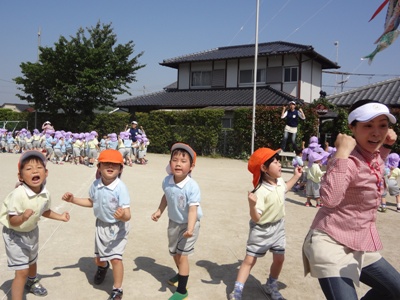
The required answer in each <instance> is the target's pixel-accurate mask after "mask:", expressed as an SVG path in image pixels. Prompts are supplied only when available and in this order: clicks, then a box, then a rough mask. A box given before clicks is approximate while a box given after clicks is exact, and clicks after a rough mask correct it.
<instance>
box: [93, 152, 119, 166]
mask: <svg viewBox="0 0 400 300" xmlns="http://www.w3.org/2000/svg"><path fill="white" fill-rule="evenodd" d="M97 161H98V162H109V163H114V164H121V165H123V164H124V158H123V157H122V154H121V153H119V151H118V150H114V149H107V150H103V151H101V152H100V155H99V158H98V159H97Z"/></svg>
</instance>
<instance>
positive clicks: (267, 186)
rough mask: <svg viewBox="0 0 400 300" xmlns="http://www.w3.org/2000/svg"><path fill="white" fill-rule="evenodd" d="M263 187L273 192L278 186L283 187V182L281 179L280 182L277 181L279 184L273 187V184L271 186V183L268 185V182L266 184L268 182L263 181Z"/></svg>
mask: <svg viewBox="0 0 400 300" xmlns="http://www.w3.org/2000/svg"><path fill="white" fill-rule="evenodd" d="M262 185H263V186H264V187H265V188H266V189H267V190H270V191H273V190H275V188H276V187H277V186H281V185H282V181H281V180H279V178H278V180H277V182H276V185H272V184H270V183H268V182H266V181H263V182H262Z"/></svg>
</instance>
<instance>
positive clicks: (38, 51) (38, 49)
mask: <svg viewBox="0 0 400 300" xmlns="http://www.w3.org/2000/svg"><path fill="white" fill-rule="evenodd" d="M40 36H41V28H40V26H39V31H38V48H37V61H36V62H37V63H39V55H40ZM35 128H37V109H36V107H35Z"/></svg>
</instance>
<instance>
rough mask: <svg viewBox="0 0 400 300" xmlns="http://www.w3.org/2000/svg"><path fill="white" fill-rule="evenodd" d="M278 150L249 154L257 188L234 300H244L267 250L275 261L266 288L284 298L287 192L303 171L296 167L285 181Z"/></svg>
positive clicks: (252, 196) (278, 299)
mask: <svg viewBox="0 0 400 300" xmlns="http://www.w3.org/2000/svg"><path fill="white" fill-rule="evenodd" d="M279 151H280V149H278V150H272V149H269V148H260V149H258V150H256V151H255V152H254V153H253V154H252V155H251V157H250V159H249V162H248V170H249V171H250V172H251V173H252V174H253V186H254V190H253V191H252V192H249V194H248V201H249V208H250V216H251V220H250V232H249V238H248V240H247V249H246V257H245V258H244V260H243V262H242V264H241V266H240V269H239V273H238V275H237V278H236V282H235V287H234V290H233V291H232V293H231V294H230V295H229V299H231V300H241V299H242V293H243V287H244V284H245V283H246V281H247V278H248V277H249V275H250V271H251V269H252V268H253V266H254V265H255V264H256V262H257V258H258V257H263V256H265V254H266V253H267V251H268V250H269V251H271V252H272V264H271V267H270V274H269V278H268V280H267V282H266V284H265V286H264V290H265V292H266V293H267V294H269V295H270V297H271V299H272V300H284V298H283V296H282V295H281V293H280V292H279V290H278V277H279V274H280V273H281V270H282V266H283V261H284V259H285V247H286V236H285V220H284V217H285V193H286V192H287V191H288V190H290V189H291V188H292V187H293V185H294V184H295V183H296V182H297V180H298V179H299V178H300V176H301V174H302V168H301V167H300V166H298V167H297V168H295V171H294V175H293V177H292V178H291V179H290V180H289V181H288V182H287V183H285V181H284V180H283V179H282V177H281V176H282V168H281V163H280V161H279V159H278V154H277V153H278V152H279Z"/></svg>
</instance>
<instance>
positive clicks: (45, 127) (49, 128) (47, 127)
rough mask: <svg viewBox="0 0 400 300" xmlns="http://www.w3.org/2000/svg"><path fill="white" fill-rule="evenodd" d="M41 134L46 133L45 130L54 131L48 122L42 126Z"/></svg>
mask: <svg viewBox="0 0 400 300" xmlns="http://www.w3.org/2000/svg"><path fill="white" fill-rule="evenodd" d="M42 129H43V132H44V133H46V131H47V130H54V127H53V125H51V123H50V121H46V122H44V123H43V125H42Z"/></svg>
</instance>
